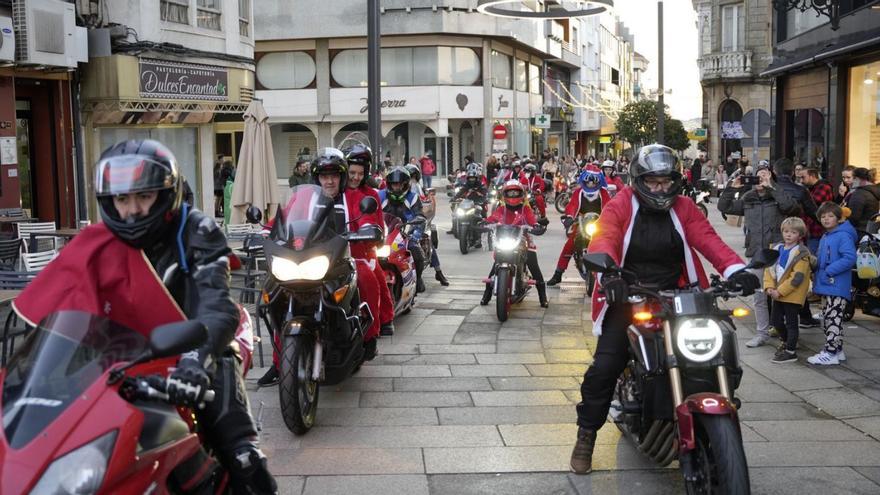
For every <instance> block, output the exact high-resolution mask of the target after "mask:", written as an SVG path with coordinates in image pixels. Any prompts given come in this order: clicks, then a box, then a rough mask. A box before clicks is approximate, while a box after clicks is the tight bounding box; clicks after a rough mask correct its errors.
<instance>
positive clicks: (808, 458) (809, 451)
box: [744, 440, 880, 467]
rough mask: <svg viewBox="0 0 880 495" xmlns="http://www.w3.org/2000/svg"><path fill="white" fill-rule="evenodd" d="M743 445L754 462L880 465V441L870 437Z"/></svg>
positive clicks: (785, 464)
mask: <svg viewBox="0 0 880 495" xmlns="http://www.w3.org/2000/svg"><path fill="white" fill-rule="evenodd" d="M744 446H745V450H746V457H747V458H748V460H749V465H753V466H762V467H773V466H802V467H809V466H880V444H878V443H877V442H874V441H870V440H868V441H859V442H857V441H849V442H827V441H824V442H751V443H746V444H744Z"/></svg>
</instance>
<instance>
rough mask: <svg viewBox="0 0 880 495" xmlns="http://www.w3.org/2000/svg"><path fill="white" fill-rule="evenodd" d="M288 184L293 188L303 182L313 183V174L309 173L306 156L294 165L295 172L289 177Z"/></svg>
mask: <svg viewBox="0 0 880 495" xmlns="http://www.w3.org/2000/svg"><path fill="white" fill-rule="evenodd" d="M287 184H288V185H289V186H290V188H291V189H293V188H294V187H296V186H299V185H302V184H312V174H310V173H309V162H308V160H306V159H304V158H300V159H298V160H297V161H296V165H294V167H293V173H292V174H290V178H289V179H287Z"/></svg>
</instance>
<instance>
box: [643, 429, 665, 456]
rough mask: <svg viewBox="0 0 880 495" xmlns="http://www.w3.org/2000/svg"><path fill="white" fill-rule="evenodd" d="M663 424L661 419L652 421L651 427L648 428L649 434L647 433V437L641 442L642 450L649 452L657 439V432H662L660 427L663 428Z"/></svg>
mask: <svg viewBox="0 0 880 495" xmlns="http://www.w3.org/2000/svg"><path fill="white" fill-rule="evenodd" d="M662 426H663V424H662V422H661V421H654V422H653V423H651V428H650V429H649V430H648V434H647V435H645V439H644V440H642V442H641V443H639V450H640V451H641V452H647V451H648V450H649V449H650V448H651V447H653V445H654V442H655V441H656V440H657V434H659V433H660V428H662Z"/></svg>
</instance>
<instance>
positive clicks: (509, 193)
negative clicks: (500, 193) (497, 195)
mask: <svg viewBox="0 0 880 495" xmlns="http://www.w3.org/2000/svg"><path fill="white" fill-rule="evenodd" d="M504 197H505V198H511V199H515V198H521V197H523V192H522V189H508V190H506V191H504Z"/></svg>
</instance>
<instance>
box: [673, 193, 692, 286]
mask: <svg viewBox="0 0 880 495" xmlns="http://www.w3.org/2000/svg"><path fill="white" fill-rule="evenodd" d="M669 214H670V216H672V223H673V225H675V230H676V231H678V235H679V236H681V242H682V243H683V244H684V262H685V266H686V267H687V272H688V281H690V283H692V284H694V283H697V282H699V281H700V277H699V276H697V264H696V263H695V262H694V253H693V252H691V246H690V244H688V241H687V236H686V235H685V234H684V227H682V225H681V221H679V219H678V215H676V214H675V210H673V209H670V210H669Z"/></svg>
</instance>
